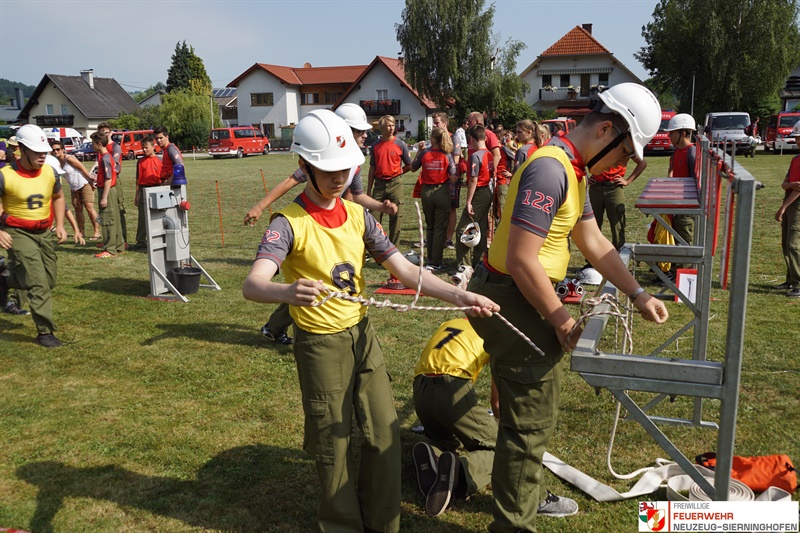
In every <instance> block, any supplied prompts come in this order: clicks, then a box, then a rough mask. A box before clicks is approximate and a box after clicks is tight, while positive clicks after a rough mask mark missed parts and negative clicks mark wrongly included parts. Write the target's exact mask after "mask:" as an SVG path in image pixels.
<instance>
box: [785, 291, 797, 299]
mask: <svg viewBox="0 0 800 533" xmlns="http://www.w3.org/2000/svg"><path fill="white" fill-rule="evenodd" d="M786 296H788V297H789V298H800V289H792V290H790V291H789V292H787V293H786Z"/></svg>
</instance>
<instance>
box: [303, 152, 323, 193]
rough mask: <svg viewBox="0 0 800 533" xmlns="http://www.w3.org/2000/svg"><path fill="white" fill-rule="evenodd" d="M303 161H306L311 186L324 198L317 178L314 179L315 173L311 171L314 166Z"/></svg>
mask: <svg viewBox="0 0 800 533" xmlns="http://www.w3.org/2000/svg"><path fill="white" fill-rule="evenodd" d="M303 161H305V167H306V168H305V171H306V174H308V181H310V182H311V186H312V187H314V190H315V191H317V193H318V194H319V195H320V196H322V191H321V190H319V187H318V186H317V178H315V177H314V171H313V170H311V168H312V165H310V164H309V163H308V161H306V160H305V159H304V160H303Z"/></svg>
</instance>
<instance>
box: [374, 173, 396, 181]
mask: <svg viewBox="0 0 800 533" xmlns="http://www.w3.org/2000/svg"><path fill="white" fill-rule="evenodd" d="M398 176H400V174H398V175H397V176H390V177H388V178H384V177H383V176H375V177H376V178H378V179H379V180H381V181H392V180H393V179H395V178H396V177H398Z"/></svg>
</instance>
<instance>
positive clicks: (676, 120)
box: [664, 113, 697, 131]
mask: <svg viewBox="0 0 800 533" xmlns="http://www.w3.org/2000/svg"><path fill="white" fill-rule="evenodd" d="M696 129H697V123H696V122H695V121H694V117H693V116H692V115H690V114H689V113H678V114H677V115H675V116H674V117H672V118H671V119H669V124H667V127H666V129H665V130H664V131H676V130H692V131H694V130H696Z"/></svg>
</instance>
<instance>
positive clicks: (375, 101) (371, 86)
mask: <svg viewBox="0 0 800 533" xmlns="http://www.w3.org/2000/svg"><path fill="white" fill-rule="evenodd" d="M344 103H354V104H358V105H360V106H361V107H362V108H363V109H364V111H365V112H366V113H367V119H368V120H370V121H371V122H373V123H375V124H377V122H378V119H379V118H380V117H382V116H383V115H392V116H394V118H395V124H396V128H397V134H398V135H399V136H405V135H406V134H410V135H412V136H414V137H416V136H417V130H418V127H417V125H418V123H419V121H420V120H424V121H425V122H426V123H427V127H428V128H430V127H431V126H432V121H431V119H429V118H428V116H429V115H430V114H431V113H433V112H434V111H435V110H436V104H435V103H433V101H432V100H430V99H429V98H425V97H423V96H420V95H419V93H417V91H415V90H414V89H412V88H411V86H410V85H409V84H408V82H406V76H405V69H404V63H403V60H402V59H398V58H394V57H383V56H375V59H374V60H373V61H372V63H370V64H369V66H367V68H365V69H364V71H363V72H362V73H361V75H360V76H359V77H358V79H356V80H355V82H353V84H352V85H351V86H350V88H349V89H348V90H347V91H345V93H344V94H343V95H342V98H341V100H340V101H339V102H337V104H336V106H334V109H335V108H336V107H338V106H340V105H341V104H344Z"/></svg>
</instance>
